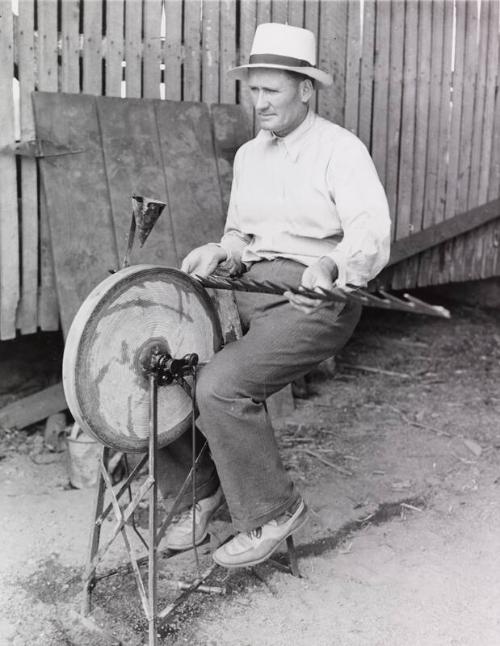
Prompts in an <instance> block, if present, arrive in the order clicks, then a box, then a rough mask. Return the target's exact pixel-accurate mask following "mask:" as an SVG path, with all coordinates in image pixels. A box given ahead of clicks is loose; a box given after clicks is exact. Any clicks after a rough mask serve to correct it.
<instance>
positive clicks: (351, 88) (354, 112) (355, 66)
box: [320, 0, 361, 133]
mask: <svg viewBox="0 0 500 646" xmlns="http://www.w3.org/2000/svg"><path fill="white" fill-rule="evenodd" d="M322 17H323V14H321V20H322ZM320 34H321V40H323V32H322V30H321V27H320ZM360 65H361V15H360V3H359V2H358V1H357V0H356V1H355V2H349V4H348V17H347V51H346V77H345V84H346V87H345V112H344V127H345V128H347V129H348V130H350V131H351V132H354V133H357V132H358V113H359V77H360Z"/></svg>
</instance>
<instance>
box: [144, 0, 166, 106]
mask: <svg viewBox="0 0 500 646" xmlns="http://www.w3.org/2000/svg"><path fill="white" fill-rule="evenodd" d="M161 14H162V0H144V41H143V54H142V69H143V72H142V73H143V91H142V96H143V97H144V98H148V99H159V98H160V83H161V67H160V65H161Z"/></svg>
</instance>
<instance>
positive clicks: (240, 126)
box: [210, 104, 251, 215]
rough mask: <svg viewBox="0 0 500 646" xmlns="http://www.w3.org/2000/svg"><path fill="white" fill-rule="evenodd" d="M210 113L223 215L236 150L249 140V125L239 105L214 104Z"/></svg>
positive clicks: (227, 200) (229, 192)
mask: <svg viewBox="0 0 500 646" xmlns="http://www.w3.org/2000/svg"><path fill="white" fill-rule="evenodd" d="M210 112H211V116H212V123H213V129H214V143H215V155H216V158H217V169H218V173H219V184H220V190H221V196H222V208H223V212H224V215H225V214H226V213H227V207H228V205H229V197H230V194H231V182H232V179H233V161H234V156H235V154H236V151H237V150H238V148H239V147H240V146H241V145H242V144H244V143H245V141H248V140H249V139H250V137H251V132H250V124H249V123H248V120H247V116H246V113H245V111H244V110H243V108H242V107H241V106H239V105H221V104H214V105H212V106H210Z"/></svg>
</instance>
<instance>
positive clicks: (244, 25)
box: [238, 0, 257, 131]
mask: <svg viewBox="0 0 500 646" xmlns="http://www.w3.org/2000/svg"><path fill="white" fill-rule="evenodd" d="M256 24H257V2H256V0H242V1H241V4H240V24H239V30H240V49H239V61H238V64H239V65H245V64H246V63H248V58H249V56H250V50H251V48H252V41H253V37H254V33H255V27H256ZM238 85H239V102H240V103H241V105H242V106H243V108H244V109H245V112H246V114H247V118H248V121H249V123H250V124H252V131H253V129H254V123H255V118H254V109H253V103H252V97H251V96H250V92H249V91H248V89H247V88H246V84H245V83H241V82H240V83H239V84H238Z"/></svg>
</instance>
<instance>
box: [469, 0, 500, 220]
mask: <svg viewBox="0 0 500 646" xmlns="http://www.w3.org/2000/svg"><path fill="white" fill-rule="evenodd" d="M495 4H497V3H492V2H483V3H482V4H481V16H480V24H479V43H478V59H477V66H476V70H475V75H476V91H475V95H476V97H475V102H474V112H473V115H472V116H473V124H472V142H471V144H472V150H471V164H470V177H469V194H468V200H467V205H468V208H472V207H473V206H477V205H478V204H480V202H479V175H480V170H481V158H482V155H481V153H482V142H483V124H484V125H485V124H486V121H485V119H486V109H485V108H486V92H487V85H486V81H487V74H488V68H489V67H490V65H488V47H489V43H488V32H489V31H490V30H489V25H490V24H491V23H490V20H491V15H490V7H493V6H494V5H495ZM497 25H498V21H497ZM490 60H491V59H490ZM490 81H491V76H490Z"/></svg>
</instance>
